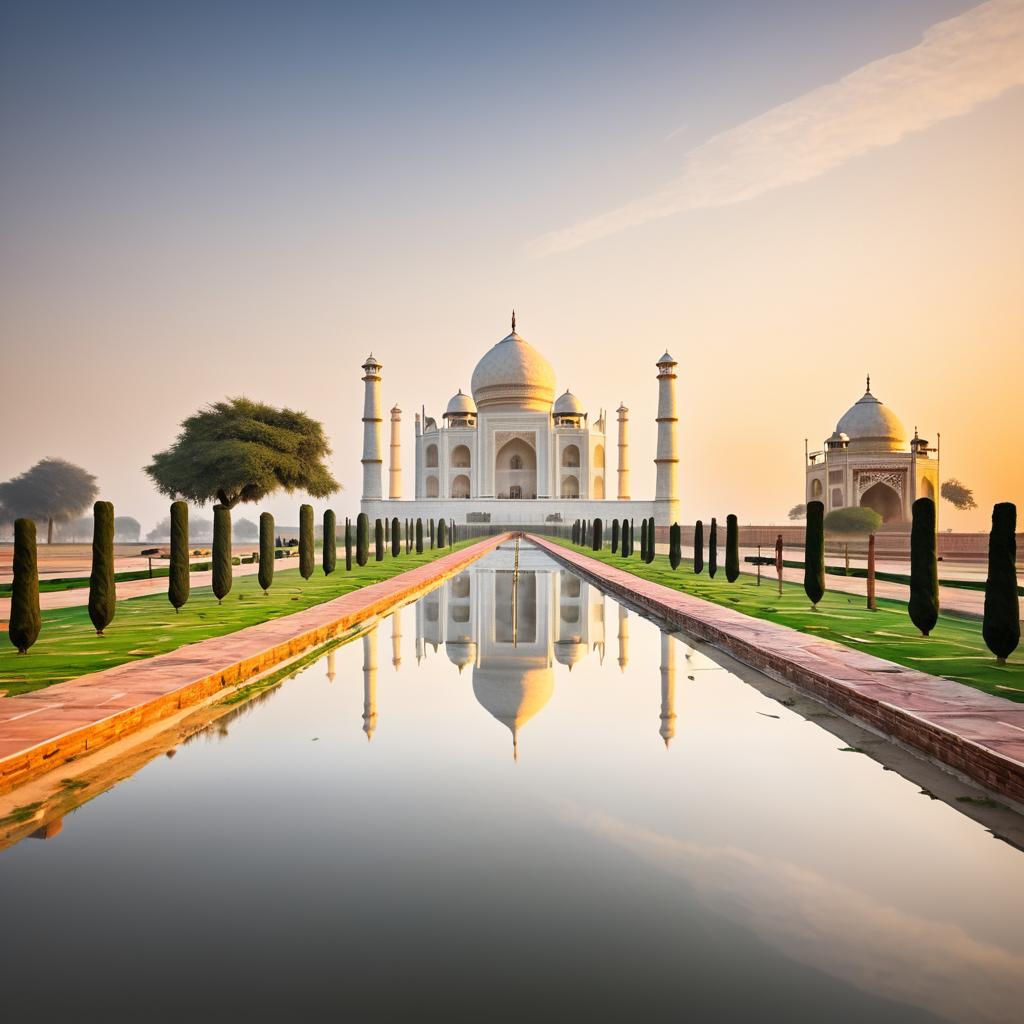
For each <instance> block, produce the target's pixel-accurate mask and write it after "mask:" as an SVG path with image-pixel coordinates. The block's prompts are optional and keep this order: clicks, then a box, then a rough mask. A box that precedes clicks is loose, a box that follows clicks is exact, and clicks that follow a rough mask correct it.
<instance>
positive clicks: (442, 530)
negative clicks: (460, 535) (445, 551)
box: [437, 519, 448, 548]
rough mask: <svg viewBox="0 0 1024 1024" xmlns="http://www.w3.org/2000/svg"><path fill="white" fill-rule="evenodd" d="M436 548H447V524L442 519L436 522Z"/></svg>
mask: <svg viewBox="0 0 1024 1024" xmlns="http://www.w3.org/2000/svg"><path fill="white" fill-rule="evenodd" d="M437 546H438V547H439V548H445V547H447V546H448V524H447V523H446V522H445V521H444V520H443V519H439V520H438V522H437Z"/></svg>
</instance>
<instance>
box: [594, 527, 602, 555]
mask: <svg viewBox="0 0 1024 1024" xmlns="http://www.w3.org/2000/svg"><path fill="white" fill-rule="evenodd" d="M593 533H594V550H595V551H600V550H601V548H603V547H604V522H603V521H602V520H600V519H595V520H594V531H593Z"/></svg>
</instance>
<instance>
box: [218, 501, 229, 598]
mask: <svg viewBox="0 0 1024 1024" xmlns="http://www.w3.org/2000/svg"><path fill="white" fill-rule="evenodd" d="M232 582H233V572H232V559H231V509H229V508H225V507H224V506H223V505H214V506H213V594H214V597H216V598H217V604H220V603H221V601H223V600H224V598H225V597H227V595H228V594H229V593H231V584H232Z"/></svg>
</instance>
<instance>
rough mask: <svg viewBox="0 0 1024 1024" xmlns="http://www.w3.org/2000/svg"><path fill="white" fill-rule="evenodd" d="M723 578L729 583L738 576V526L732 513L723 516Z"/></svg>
mask: <svg viewBox="0 0 1024 1024" xmlns="http://www.w3.org/2000/svg"><path fill="white" fill-rule="evenodd" d="M725 578H726V579H727V580H728V581H729V582H730V583H735V582H736V581H737V580H738V579H739V578H740V527H739V522H738V520H737V519H736V517H735V516H733V515H728V516H726V517H725Z"/></svg>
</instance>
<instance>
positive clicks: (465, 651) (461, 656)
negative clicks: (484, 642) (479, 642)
mask: <svg viewBox="0 0 1024 1024" xmlns="http://www.w3.org/2000/svg"><path fill="white" fill-rule="evenodd" d="M444 650H445V654H447V655H448V660H449V661H450V662H451V663H452V664H453V665H458V667H459V672H461V671H462V670H463V669H464V668H465V667H466V666H467V665H472V664H473V662H474V661H476V644H475V643H473V641H472V640H471V639H470V638H469V637H468V636H460V637H459V638H458V640H448V641H447V642H446V643H445V645H444Z"/></svg>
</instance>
